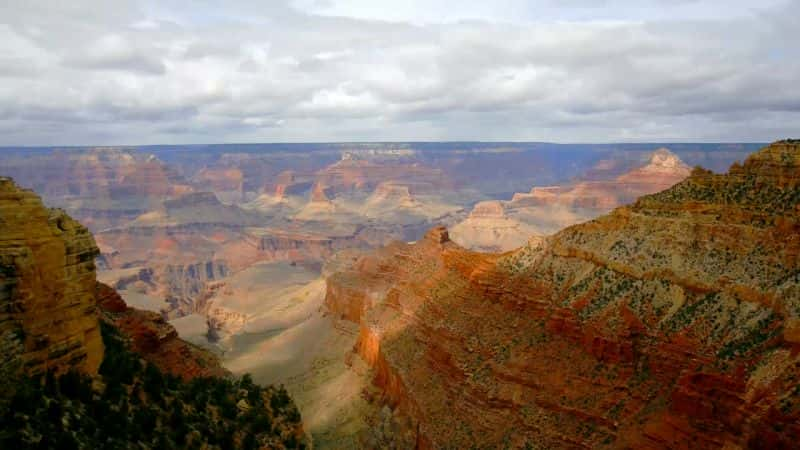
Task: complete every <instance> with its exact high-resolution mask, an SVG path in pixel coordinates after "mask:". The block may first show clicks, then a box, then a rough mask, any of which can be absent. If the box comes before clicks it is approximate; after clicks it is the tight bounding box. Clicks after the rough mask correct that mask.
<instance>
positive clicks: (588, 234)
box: [326, 142, 800, 449]
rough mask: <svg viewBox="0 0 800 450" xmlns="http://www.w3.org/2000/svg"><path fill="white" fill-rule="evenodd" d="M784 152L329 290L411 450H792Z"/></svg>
mask: <svg viewBox="0 0 800 450" xmlns="http://www.w3.org/2000/svg"><path fill="white" fill-rule="evenodd" d="M657 156H658V155H657ZM662 156H663V155H662ZM657 160H658V161H657V162H658V163H659V165H661V166H671V165H672V163H671V162H669V158H662V157H660V156H659V157H658V158H657ZM662 163H663V164H662ZM799 163H800V143H794V142H780V143H776V144H773V145H772V146H769V147H768V148H766V149H764V150H762V151H761V152H759V153H757V154H755V155H753V156H752V157H751V158H749V159H748V160H747V161H746V162H745V163H744V164H743V165H735V166H734V167H732V168H731V171H730V172H729V173H728V174H726V175H716V174H713V173H710V172H706V171H703V170H695V171H694V172H693V173H692V174H691V176H690V177H689V178H688V179H686V180H685V181H682V182H680V183H679V184H677V185H676V186H674V187H672V188H670V189H668V190H666V191H663V192H660V193H657V194H653V195H648V196H645V197H642V198H641V199H640V200H639V201H637V202H636V203H635V204H633V205H632V206H629V207H623V208H619V209H617V210H615V211H614V212H612V213H611V214H608V215H606V216H603V217H600V218H598V219H596V220H593V221H590V222H587V223H584V224H580V225H575V226H573V227H570V228H567V229H565V230H563V231H562V232H560V233H557V234H556V235H555V236H553V237H551V238H548V239H547V240H545V241H543V242H536V243H532V244H530V245H527V246H525V247H523V248H522V249H520V250H518V251H516V252H514V253H511V254H506V255H486V254H476V253H472V252H469V251H466V250H463V249H461V248H459V247H458V246H457V245H455V244H454V243H452V242H449V241H448V240H447V239H439V238H437V237H436V236H442V230H436V231H434V232H432V233H431V235H429V237H428V238H426V239H423V240H421V241H420V242H418V243H417V244H413V245H408V244H400V243H398V244H393V245H391V246H388V247H386V248H384V249H382V250H380V251H378V252H376V253H375V254H373V255H371V256H365V257H361V258H360V259H359V260H358V261H357V262H356V263H355V264H353V266H352V268H351V269H349V270H347V271H346V272H344V273H339V274H335V275H333V276H331V277H330V278H329V279H328V298H326V304H327V305H328V307H329V308H331V309H332V310H333V311H334V312H337V313H340V314H341V315H342V316H343V317H344V318H347V319H350V320H356V321H358V323H359V325H360V329H361V331H360V337H359V343H358V344H357V350H358V352H359V354H360V355H361V356H362V358H363V359H364V360H365V361H367V362H368V363H369V364H370V365H371V366H372V367H373V368H374V370H375V383H376V384H377V385H378V386H380V387H381V388H382V389H383V391H384V394H385V399H386V401H387V403H388V404H390V405H391V406H393V407H396V408H398V409H399V410H400V411H402V412H403V414H405V415H406V416H408V417H410V418H411V421H412V423H413V424H415V425H414V426H413V428H415V432H416V433H417V442H418V446H419V447H421V448H443V447H456V448H465V447H466V448H469V447H473V446H477V447H489V448H496V447H504V446H505V447H510V448H522V447H524V446H525V445H526V444H527V445H531V446H533V447H534V448H537V447H541V448H651V449H657V448H662V449H666V448H699V449H706V448H707V449H711V448H723V447H724V448H792V447H793V446H795V445H796V442H797V441H798V439H800V352H798V347H797V340H798V338H797V336H798V331H797V329H798V326H797V323H798V318H800V275H799V274H800V216H798V209H797V205H798V204H800V188H799V186H800V181H798V180H800V164H799Z"/></svg>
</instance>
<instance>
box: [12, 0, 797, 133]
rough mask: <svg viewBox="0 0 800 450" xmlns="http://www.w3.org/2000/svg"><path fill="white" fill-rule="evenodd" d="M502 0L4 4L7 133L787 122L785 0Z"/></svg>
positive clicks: (728, 129)
mask: <svg viewBox="0 0 800 450" xmlns="http://www.w3.org/2000/svg"><path fill="white" fill-rule="evenodd" d="M504 1H505V2H506V6H507V9H505V10H503V11H505V12H501V13H498V12H497V11H501V8H489V6H486V5H489V3H486V2H470V1H467V2H459V3H457V4H456V3H455V2H453V1H444V0H436V1H432V2H425V5H424V6H423V3H421V2H416V3H415V2H413V1H412V2H408V3H407V4H405V3H404V5H405V6H403V5H399V2H394V3H393V7H392V8H389V7H386V6H385V5H380V3H381V2H376V1H370V2H366V1H364V2H360V1H357V0H352V1H351V0H342V1H339V0H329V1H310V2H309V1H305V2H293V3H292V5H293V8H290V7H288V6H287V4H281V3H280V2H270V3H269V4H268V5H266V6H265V5H264V4H263V2H258V1H255V0H253V1H246V0H240V1H238V2H233V3H226V4H225V5H226V6H225V8H224V9H223V8H222V7H221V6H212V5H210V4H206V3H196V2H186V3H178V2H157V3H156V2H152V3H149V2H148V3H142V2H136V1H130V2H127V3H119V4H116V5H115V7H113V8H112V7H109V6H108V5H107V4H106V2H96V3H94V2H90V1H87V0H83V1H76V2H71V3H69V4H64V5H57V6H52V7H51V5H50V4H49V3H50V2H42V1H36V0H31V1H26V2H22V1H21V0H20V1H11V2H6V3H4V4H2V5H0V17H2V19H0V55H2V56H0V80H2V82H1V83H0V130H2V133H0V144H30V145H33V144H54V145H66V144H107V143H108V144H113V143H131V144H137V143H181V142H212V141H213V142H226V141H251V142H252V141H273V140H276V141H278V140H279V141H320V140H322V141H331V140H348V141H351V140H370V139H376V140H387V139H399V140H420V139H423V140H424V139H459V140H460V139H502V140H525V139H530V140H557V141H614V140H726V141H727V140H758V141H765V140H771V139H774V138H778V137H783V136H786V135H792V134H794V135H796V134H797V127H796V124H797V123H798V121H797V119H798V115H800V91H799V90H798V89H796V86H797V82H798V81H799V80H800V63H798V62H797V61H800V58H798V56H800V50H798V49H797V48H796V46H794V45H792V43H793V42H794V40H793V38H794V35H795V34H796V30H797V29H798V25H800V24H798V17H800V7H798V6H797V4H796V3H785V4H783V5H780V6H774V5H772V4H771V3H770V2H765V3H764V4H765V5H767V6H769V7H766V6H765V7H764V8H763V9H761V10H759V11H755V12H754V11H752V10H750V9H749V8H751V7H752V6H751V5H752V3H751V2H745V1H736V2H726V5H727V7H726V8H724V9H721V11H724V14H725V16H719V17H714V18H713V20H712V19H711V18H709V17H710V16H711V15H710V14H708V11H706V9H705V8H707V6H708V5H709V4H717V6H719V2H718V1H717V0H711V1H710V2H699V1H691V0H686V1H682V2H680V4H678V5H677V6H675V3H674V2H667V1H666V0H648V1H647V3H648V4H649V5H650V6H651V7H652V8H655V9H654V10H655V11H656V12H658V11H662V12H663V14H662V15H663V16H664V17H666V19H656V18H654V17H651V15H652V13H650V12H647V13H645V12H644V11H642V10H641V8H640V7H639V6H637V5H641V4H642V3H641V2H634V1H633V0H629V1H612V0H607V1H605V2H601V3H602V4H603V5H604V8H602V9H598V8H597V7H595V6H592V5H595V4H596V2H586V1H584V0H571V1H570V2H567V3H568V4H569V5H570V6H561V7H556V6H555V4H556V2H552V1H549V0H548V1H544V0H543V1H539V2H533V3H531V2H524V1H521V0H519V1H518V0H504ZM559 4H560V5H565V4H566V3H564V2H559ZM373 5H379V6H380V7H377V6H373ZM531 5H533V6H535V8H534V9H535V10H534V9H531ZM670 5H672V6H671V7H670ZM770 5H772V6H770ZM668 7H669V12H667V8H668ZM490 9H491V10H490ZM387 11H388V12H387ZM592 12H593V13H592ZM318 14H324V15H318ZM332 15H339V16H344V17H333V16H332ZM656 15H657V14H656ZM506 16H508V17H506ZM510 16H513V19H514V20H506V19H509V18H510ZM692 17H701V18H704V19H703V20H696V19H691V18H692ZM464 18H480V19H481V20H480V21H466V22H464V21H459V20H460V19H464ZM587 18H589V19H591V18H595V19H597V20H586V19H587ZM378 20H386V21H378ZM387 21H391V22H387ZM511 22H513V23H511ZM420 23H423V24H424V25H420Z"/></svg>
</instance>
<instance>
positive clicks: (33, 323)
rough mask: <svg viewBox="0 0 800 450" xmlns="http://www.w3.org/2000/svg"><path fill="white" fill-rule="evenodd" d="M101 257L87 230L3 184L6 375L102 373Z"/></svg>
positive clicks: (0, 288)
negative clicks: (97, 268) (97, 290)
mask: <svg viewBox="0 0 800 450" xmlns="http://www.w3.org/2000/svg"><path fill="white" fill-rule="evenodd" d="M97 254H98V250H97V246H95V243H94V239H93V238H92V235H91V234H89V231H88V230H87V229H86V227H84V226H82V225H80V224H79V223H78V222H76V221H74V220H72V219H71V218H70V217H69V216H67V215H66V214H65V213H64V212H63V211H61V210H48V209H46V208H45V207H44V205H43V204H42V201H41V200H40V199H39V197H38V196H36V194H34V193H33V192H31V191H28V190H23V189H20V188H18V187H17V186H16V185H15V184H14V182H13V181H12V180H11V179H9V178H0V305H2V308H0V342H2V343H3V344H2V360H0V372H1V373H3V374H9V373H13V372H16V371H18V370H23V371H24V372H25V373H27V374H30V375H35V374H42V373H45V372H47V371H55V372H58V373H61V372H64V371H66V370H68V369H69V368H73V367H74V368H77V369H79V370H81V371H83V372H86V373H89V374H92V373H96V372H97V369H98V367H99V366H100V361H101V360H102V354H103V344H102V341H101V339H100V330H99V328H98V325H97V317H96V315H95V300H94V257H95V256H97Z"/></svg>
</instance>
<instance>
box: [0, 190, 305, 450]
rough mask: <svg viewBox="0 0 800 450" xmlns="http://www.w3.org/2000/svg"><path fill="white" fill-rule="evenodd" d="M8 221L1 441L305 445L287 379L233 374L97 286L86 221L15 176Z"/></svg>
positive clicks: (3, 218) (5, 209) (1, 194)
mask: <svg viewBox="0 0 800 450" xmlns="http://www.w3.org/2000/svg"><path fill="white" fill-rule="evenodd" d="M0 223H2V228H0V263H2V270H0V286H2V290H1V291H0V292H2V294H1V295H0V301H1V302H0V303H2V306H3V308H2V311H3V312H2V316H0V338H1V339H2V342H3V345H2V347H0V374H2V376H3V384H2V386H0V448H43V449H52V448H120V449H138V448H165V449H168V448H195V447H196V448H208V449H212V448H213V449H216V448H247V449H250V448H260V447H262V446H263V447H268V448H277V449H283V448H304V447H305V446H306V444H307V442H306V438H305V434H304V431H303V427H302V423H301V421H300V415H299V413H298V411H297V408H296V407H295V406H294V403H293V402H292V400H291V398H290V397H289V396H288V394H287V392H286V390H285V389H283V388H282V387H281V388H274V387H267V388H262V387H260V386H257V385H255V384H253V382H252V379H251V378H250V377H249V376H244V377H242V378H241V379H233V378H232V377H230V376H229V374H228V372H227V371H225V370H224V369H223V368H222V367H221V366H220V365H219V362H218V360H217V359H216V358H215V357H214V356H212V355H210V354H209V353H207V352H205V351H203V350H201V349H199V348H197V347H194V346H191V345H190V344H188V343H186V342H184V341H182V340H181V339H179V338H178V337H177V333H176V331H175V329H174V328H173V327H172V326H171V325H169V324H167V323H166V322H165V321H164V320H163V319H162V318H161V317H160V316H158V315H157V314H152V313H147V312H144V311H137V310H134V309H131V308H128V307H127V305H125V303H124V302H123V301H122V300H121V298H120V297H119V296H118V295H117V294H116V293H115V292H114V291H113V290H111V289H110V288H108V287H107V286H103V285H98V284H97V282H96V280H95V266H94V261H93V260H94V257H95V256H96V255H97V253H98V250H97V247H96V246H95V244H94V240H93V238H92V236H91V234H90V233H89V232H88V230H87V229H86V228H85V227H83V226H82V225H80V224H78V223H77V222H76V221H74V220H72V219H71V218H70V217H69V216H67V215H66V214H65V213H64V212H63V211H60V210H48V209H46V208H45V207H44V206H43V205H42V202H41V199H40V198H39V197H38V196H36V195H35V194H34V193H33V192H31V191H27V190H22V189H20V188H18V187H17V186H16V185H15V184H14V182H13V181H12V180H10V179H7V178H2V179H0ZM98 303H99V305H100V308H97V306H98Z"/></svg>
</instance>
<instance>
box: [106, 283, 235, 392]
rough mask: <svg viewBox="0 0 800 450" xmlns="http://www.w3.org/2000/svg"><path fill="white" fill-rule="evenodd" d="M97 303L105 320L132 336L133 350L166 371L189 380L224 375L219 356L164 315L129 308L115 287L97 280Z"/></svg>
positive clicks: (224, 371)
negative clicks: (187, 337)
mask: <svg viewBox="0 0 800 450" xmlns="http://www.w3.org/2000/svg"><path fill="white" fill-rule="evenodd" d="M97 303H98V306H99V312H100V317H101V318H102V320H105V321H107V322H108V323H110V324H112V325H113V326H114V327H115V328H117V329H118V330H120V331H121V332H122V334H123V335H125V336H126V337H127V338H128V339H130V343H131V349H132V350H133V351H135V352H137V353H139V354H140V355H142V357H144V358H145V359H146V360H147V361H149V362H152V363H153V364H155V365H156V366H158V368H159V369H161V370H162V371H163V372H165V373H170V374H172V375H175V376H178V377H181V378H183V379H184V380H189V379H192V378H196V377H209V376H225V375H226V374H227V371H226V370H225V369H223V368H222V365H221V364H220V362H219V359H218V358H217V357H215V356H214V355H212V354H211V353H209V352H207V351H205V350H202V349H200V348H198V347H196V346H193V345H191V344H189V343H187V342H186V341H184V340H182V339H180V338H179V337H178V332H177V331H175V328H174V327H173V326H172V325H170V324H169V323H168V322H167V321H166V320H164V318H163V317H162V316H161V315H160V314H157V313H154V312H152V311H142V310H140V309H135V308H129V307H128V305H126V304H125V301H124V300H123V299H122V298H121V297H120V296H119V294H118V293H117V292H116V291H115V290H114V289H112V288H110V287H108V286H106V285H104V284H102V283H97Z"/></svg>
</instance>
